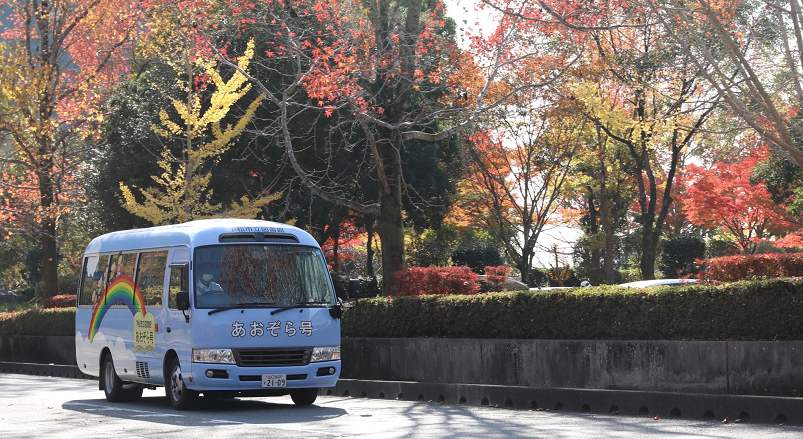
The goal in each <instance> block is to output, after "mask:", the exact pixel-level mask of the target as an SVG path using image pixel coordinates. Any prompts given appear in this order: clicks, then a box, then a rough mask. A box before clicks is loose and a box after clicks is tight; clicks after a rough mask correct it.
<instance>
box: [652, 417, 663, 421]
mask: <svg viewBox="0 0 803 439" xmlns="http://www.w3.org/2000/svg"><path fill="white" fill-rule="evenodd" d="M659 419H661V417H660V416H656V417H654V418H652V420H653V421H657V420H659Z"/></svg>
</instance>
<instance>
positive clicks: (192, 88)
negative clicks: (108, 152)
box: [120, 41, 281, 225]
mask: <svg viewBox="0 0 803 439" xmlns="http://www.w3.org/2000/svg"><path fill="white" fill-rule="evenodd" d="M253 53H254V43H253V41H251V42H249V44H248V47H247V49H246V51H245V54H244V55H243V56H242V57H240V58H239V59H238V63H237V66H238V67H239V69H241V70H243V71H246V72H247V71H248V64H249V62H250V60H251V58H252V57H253ZM182 55H183V56H182V58H183V59H180V61H183V63H182V65H181V67H180V73H181V74H182V75H183V76H184V77H185V78H186V83H185V84H184V92H185V93H186V100H184V101H179V100H177V99H173V100H172V102H173V110H174V112H175V113H176V114H178V116H179V117H180V119H181V122H180V123H176V122H174V121H173V120H171V118H170V115H169V114H168V112H167V111H166V110H165V109H162V110H161V111H160V112H159V118H160V121H161V124H160V126H153V127H152V129H153V130H154V131H155V132H156V133H157V134H159V136H161V137H162V138H164V139H165V140H166V142H168V143H171V142H174V141H175V140H176V138H178V140H179V141H180V142H181V143H182V144H183V145H184V148H183V149H182V153H183V155H182V157H175V156H173V154H172V153H171V150H170V149H169V148H165V149H163V151H162V153H161V158H160V160H159V161H158V164H159V167H160V168H161V169H162V170H163V173H162V174H161V175H158V176H154V177H153V179H154V181H156V183H157V184H158V185H159V186H160V187H158V188H156V187H149V188H143V189H141V190H140V194H141V196H142V197H143V198H144V201H143V202H139V201H137V199H136V197H135V195H134V193H133V192H132V191H131V189H130V188H129V187H128V186H127V185H126V184H125V183H123V182H120V190H121V191H122V193H123V199H124V207H125V208H126V209H128V210H129V211H130V212H131V213H133V214H135V215H138V216H141V217H143V218H145V219H147V220H148V221H150V222H151V223H153V224H155V225H161V224H171V223H176V222H185V221H189V220H192V219H200V218H213V217H219V216H234V217H246V218H253V217H255V216H257V214H259V213H260V212H261V210H262V208H263V207H264V206H265V205H267V204H268V203H270V202H271V201H274V200H276V199H277V198H279V197H280V196H281V194H280V193H279V194H272V195H269V196H260V197H258V198H255V199H253V200H251V199H248V197H247V196H243V198H242V199H241V200H240V201H239V202H237V201H234V202H233V203H232V204H231V206H230V207H229V208H228V209H225V210H222V211H221V207H222V206H221V205H220V204H211V203H209V193H208V185H209V181H210V179H211V177H212V173H211V171H209V170H208V169H204V165H205V164H208V163H209V162H212V163H214V162H215V161H216V160H219V158H220V156H221V155H222V154H223V153H225V152H226V151H227V150H228V149H229V147H230V144H231V142H232V141H233V140H234V139H235V138H237V137H238V136H240V135H241V134H242V133H243V131H244V129H245V127H246V125H247V124H248V123H249V122H250V121H251V117H252V116H253V114H254V112H255V110H256V108H257V106H258V105H259V103H260V101H261V100H262V99H261V97H258V98H257V99H255V100H254V101H252V102H251V104H250V105H249V106H248V108H247V109H246V111H245V114H244V115H243V116H242V117H240V118H239V119H238V120H237V122H236V123H235V124H227V125H224V126H221V120H222V119H223V118H224V117H226V116H227V115H228V114H229V111H230V110H231V108H232V106H234V105H235V104H236V103H237V102H238V101H239V100H240V99H241V98H242V97H243V96H245V94H246V93H248V90H249V89H250V88H251V84H248V83H247V82H246V78H245V76H244V75H243V74H241V73H240V72H239V71H235V72H233V74H232V76H231V77H230V78H229V79H228V80H224V79H223V78H222V77H221V73H220V72H219V71H218V70H216V68H215V67H216V63H215V62H214V61H210V60H206V59H204V58H200V57H196V58H195V59H194V60H193V59H191V57H190V55H189V53H188V52H186V51H185V52H184V54H182ZM199 74H202V75H203V78H206V81H207V82H208V85H210V86H211V88H212V89H213V90H214V91H213V92H212V93H211V94H210V95H209V97H208V102H204V101H202V99H201V96H202V93H201V90H199V87H198V83H199V80H198V76H199ZM203 85H207V84H206V83H204V84H203Z"/></svg>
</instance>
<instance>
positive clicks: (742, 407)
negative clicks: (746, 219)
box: [0, 362, 803, 425]
mask: <svg viewBox="0 0 803 439" xmlns="http://www.w3.org/2000/svg"><path fill="white" fill-rule="evenodd" d="M0 373H13V374H24V375H38V376H51V377H59V378H77V379H87V380H97V377H92V376H89V375H85V374H84V373H83V372H81V370H80V369H79V368H78V366H72V365H60V364H34V363H11V362H0ZM320 394H321V395H327V396H350V397H361V398H376V399H400V400H409V401H413V400H414V401H419V402H424V403H440V404H454V405H469V406H479V407H489V408H508V409H518V410H539V411H567V412H585V413H593V414H610V415H619V414H621V415H625V416H645V417H647V416H649V417H654V416H656V415H657V416H659V417H661V418H675V419H702V420H710V421H711V422H715V421H721V420H722V419H724V418H725V417H728V418H729V419H730V420H731V422H734V421H737V420H738V421H737V422H753V423H763V424H771V423H775V424H788V425H803V398H787V397H773V396H749V395H744V396H741V395H711V394H699V393H698V394H695V393H670V392H641V391H632V390H596V389H568V388H554V387H550V388H545V387H519V386H495V385H482V384H445V383H421V382H415V381H375V380H355V379H340V380H338V382H337V385H336V386H335V387H330V388H326V389H321V391H320Z"/></svg>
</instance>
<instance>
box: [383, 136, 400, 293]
mask: <svg viewBox="0 0 803 439" xmlns="http://www.w3.org/2000/svg"><path fill="white" fill-rule="evenodd" d="M384 134H386V135H387V136H386V137H385V138H383V139H382V141H380V142H377V143H378V145H377V146H378V148H379V155H380V157H382V160H383V163H382V166H383V168H384V171H385V177H386V181H387V190H385V188H384V187H383V186H382V184H381V182H380V186H379V215H378V216H377V219H376V224H377V234H379V240H380V242H381V244H382V294H384V295H388V294H390V290H391V288H392V287H393V285H394V283H395V280H396V276H395V275H396V272H397V271H399V270H401V269H403V268H404V265H405V264H404V220H403V217H402V190H401V172H402V171H401V170H402V164H401V156H400V155H399V149H400V148H401V139H400V138H399V137H396V138H393V136H392V134H391V133H387V132H385V133H384Z"/></svg>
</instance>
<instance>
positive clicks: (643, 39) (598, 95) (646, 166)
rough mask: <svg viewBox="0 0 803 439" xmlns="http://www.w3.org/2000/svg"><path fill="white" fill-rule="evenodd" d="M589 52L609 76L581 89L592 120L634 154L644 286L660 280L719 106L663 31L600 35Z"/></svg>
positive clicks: (593, 36) (642, 28)
mask: <svg viewBox="0 0 803 439" xmlns="http://www.w3.org/2000/svg"><path fill="white" fill-rule="evenodd" d="M645 19H646V20H647V21H649V20H650V17H649V16H647V17H645ZM635 24H638V22H637V23H635ZM589 50H593V52H590V56H591V57H592V60H593V62H598V63H602V65H604V66H605V69H606V75H605V76H604V77H603V78H602V82H601V83H600V82H593V81H584V82H578V85H577V87H576V88H575V95H576V96H577V98H578V99H580V100H581V101H582V102H583V103H584V104H585V106H586V110H585V114H586V115H587V117H588V118H589V119H590V120H591V121H593V122H594V123H595V124H596V125H597V126H599V127H600V128H601V129H602V130H603V131H604V132H605V134H606V135H607V136H608V137H609V138H610V139H611V140H612V141H615V142H618V143H620V144H621V145H622V146H623V147H624V148H625V150H626V151H628V152H629V154H628V155H629V161H630V165H631V166H630V167H629V169H630V172H631V176H632V177H633V179H634V180H635V183H636V191H637V205H638V211H637V222H638V223H639V224H640V226H641V260H640V268H641V272H642V276H643V277H644V279H653V278H654V277H655V260H656V254H657V251H658V242H659V239H660V237H661V234H662V232H663V227H664V222H665V220H666V218H667V215H668V214H669V213H670V208H671V205H672V187H673V184H674V180H675V176H676V175H677V173H678V171H679V169H680V167H681V166H682V163H683V157H684V154H685V152H686V150H687V148H688V147H689V146H690V145H692V144H693V141H694V139H695V136H697V135H698V134H699V133H700V131H701V129H702V127H703V124H704V123H705V121H706V120H707V118H708V117H709V115H710V114H711V112H712V111H713V110H714V109H715V108H716V100H714V101H712V100H710V99H709V96H708V95H707V94H706V90H705V89H704V88H701V87H700V83H699V82H700V81H699V78H700V76H699V75H700V72H699V68H698V67H697V66H696V64H695V62H694V61H693V60H691V59H690V58H689V57H688V56H686V55H685V54H684V53H683V52H682V50H681V49H680V48H678V47H677V45H676V44H675V43H674V41H673V40H672V39H671V38H669V37H668V36H667V35H666V33H665V32H664V31H663V29H661V27H659V26H635V27H617V28H613V29H609V30H603V31H592V32H591V33H590V49H589Z"/></svg>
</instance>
